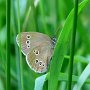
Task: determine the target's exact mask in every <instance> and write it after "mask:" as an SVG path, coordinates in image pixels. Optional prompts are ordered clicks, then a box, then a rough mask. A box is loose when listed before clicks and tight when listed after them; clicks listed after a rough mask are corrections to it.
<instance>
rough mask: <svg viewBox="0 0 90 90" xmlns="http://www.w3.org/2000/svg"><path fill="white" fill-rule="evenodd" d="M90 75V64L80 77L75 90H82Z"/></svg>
mask: <svg viewBox="0 0 90 90" xmlns="http://www.w3.org/2000/svg"><path fill="white" fill-rule="evenodd" d="M89 75H90V63H89V64H88V65H87V66H86V68H85V70H84V71H83V72H82V74H81V75H80V77H79V79H78V81H77V83H76V85H75V86H74V88H73V90H81V87H82V85H83V84H84V83H85V81H86V79H87V78H88V76H89Z"/></svg>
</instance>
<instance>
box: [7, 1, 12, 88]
mask: <svg viewBox="0 0 90 90" xmlns="http://www.w3.org/2000/svg"><path fill="white" fill-rule="evenodd" d="M6 5H7V6H6V26H7V54H6V55H7V56H6V58H7V65H6V70H7V76H6V77H7V78H6V90H10V8H11V0H6Z"/></svg>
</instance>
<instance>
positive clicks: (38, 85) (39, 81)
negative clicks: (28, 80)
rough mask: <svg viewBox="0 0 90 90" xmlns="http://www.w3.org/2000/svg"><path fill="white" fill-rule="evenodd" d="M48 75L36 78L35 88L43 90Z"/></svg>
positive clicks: (35, 89)
mask: <svg viewBox="0 0 90 90" xmlns="http://www.w3.org/2000/svg"><path fill="white" fill-rule="evenodd" d="M46 76H47V74H45V75H42V76H40V77H38V78H36V80H35V87H34V90H43V86H44V82H45V80H46Z"/></svg>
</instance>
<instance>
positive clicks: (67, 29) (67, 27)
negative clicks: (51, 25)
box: [48, 0, 88, 90]
mask: <svg viewBox="0 0 90 90" xmlns="http://www.w3.org/2000/svg"><path fill="white" fill-rule="evenodd" d="M87 3H88V0H84V1H83V2H82V3H80V4H79V7H78V9H79V10H78V14H79V13H80V12H81V11H82V10H83V8H84V7H85V6H86V5H87ZM73 14H74V10H72V11H71V12H70V14H69V15H68V17H67V19H66V22H65V24H64V27H63V29H62V31H61V33H60V35H59V38H58V40H57V43H56V46H55V50H54V55H53V58H52V62H51V66H50V79H49V87H48V89H49V90H56V88H57V84H58V76H59V73H60V70H61V67H62V63H63V59H64V55H65V53H66V48H67V46H68V41H69V37H70V34H71V28H72V22H73Z"/></svg>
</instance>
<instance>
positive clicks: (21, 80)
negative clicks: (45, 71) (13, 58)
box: [17, 0, 24, 90]
mask: <svg viewBox="0 0 90 90" xmlns="http://www.w3.org/2000/svg"><path fill="white" fill-rule="evenodd" d="M17 8H18V33H19V34H20V4H19V0H17ZM20 37H21V36H20ZM19 52H20V82H21V83H20V84H21V90H24V87H23V67H22V54H21V45H20V48H19Z"/></svg>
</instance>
